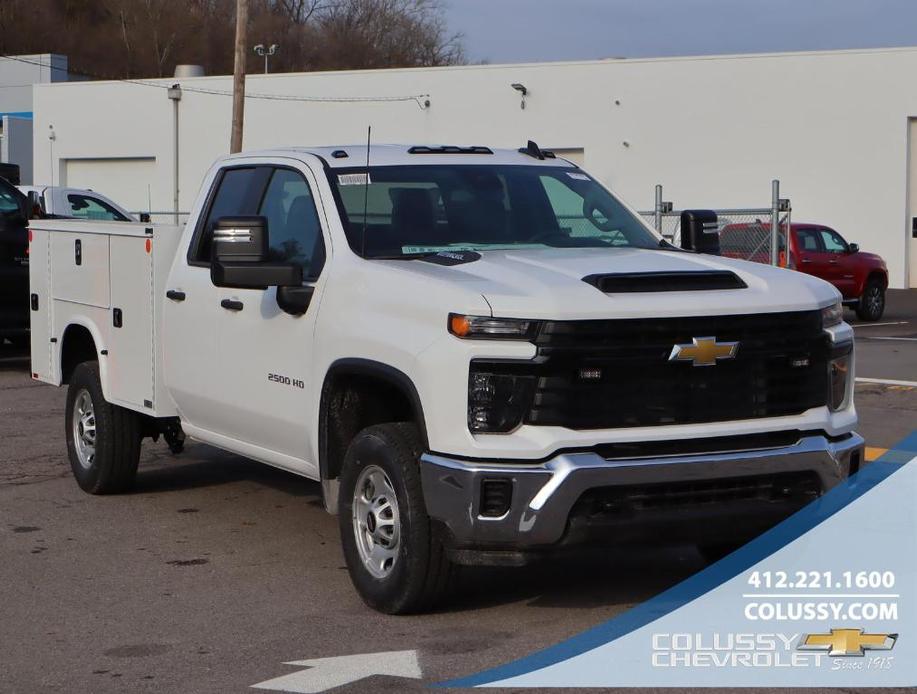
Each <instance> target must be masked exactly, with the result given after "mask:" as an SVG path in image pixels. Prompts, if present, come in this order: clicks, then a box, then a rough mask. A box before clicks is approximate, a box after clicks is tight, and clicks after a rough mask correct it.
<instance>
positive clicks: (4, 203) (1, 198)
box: [0, 185, 19, 214]
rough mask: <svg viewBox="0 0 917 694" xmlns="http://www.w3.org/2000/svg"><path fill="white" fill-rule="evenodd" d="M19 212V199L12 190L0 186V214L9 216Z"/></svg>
mask: <svg viewBox="0 0 917 694" xmlns="http://www.w3.org/2000/svg"><path fill="white" fill-rule="evenodd" d="M18 211H19V199H18V198H17V197H16V194H15V193H14V192H13V191H12V190H7V188H6V186H4V185H0V214H10V213H11V212H18Z"/></svg>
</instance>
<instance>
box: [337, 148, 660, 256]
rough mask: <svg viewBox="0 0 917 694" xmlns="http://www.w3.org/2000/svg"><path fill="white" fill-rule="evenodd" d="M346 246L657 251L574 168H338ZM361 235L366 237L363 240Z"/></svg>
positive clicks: (400, 250)
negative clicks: (621, 248)
mask: <svg viewBox="0 0 917 694" xmlns="http://www.w3.org/2000/svg"><path fill="white" fill-rule="evenodd" d="M329 178H330V181H331V184H332V186H334V187H335V188H336V190H337V193H338V199H339V201H340V204H341V216H342V218H343V219H344V220H345V230H346V231H347V235H348V240H349V241H350V246H351V248H353V249H354V250H355V251H356V252H358V253H362V249H363V248H364V246H365V249H366V255H367V256H368V257H374V256H395V257H400V256H404V255H412V254H417V253H433V252H437V251H441V250H448V249H466V250H482V251H486V250H488V249H505V248H546V247H554V248H610V247H614V246H632V247H638V248H659V239H658V238H656V237H655V236H653V234H652V232H651V231H650V230H649V229H648V228H647V227H646V226H645V225H644V224H643V223H642V221H641V220H639V219H637V218H636V217H635V216H634V215H633V214H631V213H630V212H629V211H628V210H627V208H626V207H624V205H622V204H621V203H620V202H619V201H618V200H617V199H616V198H615V197H614V196H613V195H612V194H611V193H609V192H608V191H607V190H605V189H604V188H603V187H602V186H601V185H599V184H598V183H597V182H596V181H594V180H593V179H592V178H590V177H589V176H588V175H586V174H584V173H582V172H581V171H579V170H577V169H571V168H561V167H557V168H555V167H550V168H549V167H544V166H476V165H454V166H450V165H424V166H380V167H375V168H371V169H370V170H369V174H368V175H367V171H366V169H362V170H361V169H344V170H341V169H337V170H335V171H332V172H329ZM364 232H365V240H364V238H363V237H364Z"/></svg>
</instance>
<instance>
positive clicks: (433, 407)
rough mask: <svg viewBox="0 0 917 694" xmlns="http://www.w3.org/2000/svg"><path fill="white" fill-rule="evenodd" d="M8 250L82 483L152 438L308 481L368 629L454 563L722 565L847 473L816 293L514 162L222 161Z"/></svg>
mask: <svg viewBox="0 0 917 694" xmlns="http://www.w3.org/2000/svg"><path fill="white" fill-rule="evenodd" d="M30 258H31V264H30V273H31V309H32V314H31V315H32V371H33V378H35V379H39V380H42V381H45V382H48V383H51V384H54V385H62V384H67V385H68V386H69V392H68V397H67V410H66V433H67V446H68V449H69V455H70V462H71V466H72V469H73V474H74V476H75V477H76V480H77V482H78V483H79V485H80V486H81V487H82V488H83V489H84V490H86V491H87V492H90V493H94V494H101V493H112V492H123V491H126V490H128V489H129V488H130V487H131V485H132V483H133V481H134V478H135V475H136V472H137V466H138V458H139V455H140V445H141V441H142V440H143V439H144V438H145V437H153V438H156V439H158V438H159V436H163V437H164V438H165V440H166V442H168V444H169V445H170V446H171V448H172V449H173V451H174V452H179V451H180V450H181V447H182V444H183V441H184V438H185V436H189V437H191V438H192V439H195V440H197V441H201V442H204V443H207V444H210V445H213V446H217V447H219V448H221V449H225V450H228V451H233V452H235V453H238V454H239V455H242V456H247V457H249V458H253V459H255V460H258V461H261V462H264V463H267V464H270V465H274V466H277V467H279V468H283V469H284V470H288V471H290V472H293V473H296V474H299V475H304V476H306V477H309V478H311V479H315V480H320V482H321V488H322V491H323V496H324V502H325V505H326V507H327V509H328V510H329V511H331V512H332V513H338V514H339V516H340V529H341V540H342V544H343V551H344V554H345V557H346V561H347V565H348V567H349V570H350V575H351V577H352V580H353V583H354V584H355V586H356V588H357V590H358V591H359V593H360V595H361V596H362V597H363V599H364V600H365V601H366V603H367V604H369V605H370V606H372V607H374V608H376V609H378V610H382V611H385V612H389V613H403V612H411V611H418V610H422V609H425V608H428V607H429V606H431V605H432V604H433V603H434V602H435V601H436V600H437V598H438V597H440V596H441V595H442V594H443V593H444V592H445V591H446V590H447V586H448V585H449V579H450V576H451V575H452V573H453V572H452V568H453V567H454V566H456V565H459V564H499V565H518V564H522V563H524V562H526V561H529V560H530V559H532V558H535V557H539V556H542V555H544V554H547V553H549V552H551V551H552V550H557V549H559V548H562V547H567V546H570V545H574V544H577V543H592V544H594V545H599V544H604V543H618V542H633V541H637V542H650V541H654V542H659V541H663V542H671V541H686V540H688V541H691V542H694V543H697V544H698V545H699V546H700V547H701V548H702V549H704V550H706V551H708V552H711V553H717V552H722V551H724V549H725V548H728V547H729V546H730V545H732V546H734V545H735V544H736V543H741V542H742V541H743V540H746V539H748V538H749V537H751V536H753V535H754V534H756V533H759V532H761V531H762V530H764V529H766V528H767V527H770V526H771V525H773V524H774V523H775V522H777V521H778V520H780V519H782V518H783V517H785V516H786V515H788V514H789V513H791V512H793V511H795V510H797V509H798V508H800V507H801V506H802V505H804V504H806V503H808V502H809V501H810V500H811V499H814V498H816V497H818V496H819V495H820V494H822V493H824V492H825V491H826V490H828V489H829V488H831V487H832V486H834V485H836V484H838V483H839V482H841V481H842V480H844V479H845V478H847V477H848V475H850V474H852V473H853V472H855V471H856V470H857V469H858V468H859V467H860V466H861V465H863V464H865V461H864V458H863V440H862V438H861V437H859V436H858V435H857V434H855V433H854V432H853V428H854V426H855V425H856V421H857V418H856V412H855V410H854V405H853V400H852V390H853V334H852V330H851V328H850V327H849V326H848V325H846V324H845V323H843V322H842V314H841V306H840V296H839V294H838V292H837V291H836V290H835V289H834V288H833V287H832V286H831V285H829V284H827V283H825V282H823V281H821V280H818V279H816V278H813V277H810V276H808V275H803V274H798V273H795V272H792V271H789V270H783V269H779V268H772V267H768V266H764V265H760V264H755V263H746V262H742V261H737V260H728V259H723V258H719V257H716V256H712V255H703V254H700V253H696V252H691V251H686V250H682V249H678V248H674V247H673V246H671V245H669V244H668V243H666V242H665V241H663V240H661V239H660V238H659V237H658V236H657V235H656V234H655V233H654V231H653V230H652V229H651V228H650V227H649V226H647V225H646V224H645V223H644V222H643V221H642V220H641V219H640V218H639V217H638V216H637V215H636V214H635V213H634V212H633V211H632V210H631V209H630V208H628V207H627V206H626V205H624V204H623V203H622V202H620V201H619V200H618V199H617V198H616V197H615V196H614V195H613V194H612V193H610V192H609V191H608V190H607V189H605V188H604V187H603V186H602V185H600V184H599V183H598V182H596V181H595V179H593V178H592V177H591V176H590V175H589V174H587V173H586V172H585V171H583V170H582V169H580V168H578V167H577V166H575V165H573V164H571V163H569V162H567V161H564V160H562V159H560V158H556V157H554V156H553V155H552V154H551V153H550V152H543V151H542V150H540V149H538V147H537V146H536V145H534V144H531V143H530V145H529V146H528V147H526V148H523V149H521V150H518V151H516V150H511V151H501V150H491V149H489V148H486V147H455V146H414V147H408V146H391V145H388V146H373V147H372V148H371V149H370V151H367V149H366V148H365V147H364V148H360V147H337V148H303V149H283V150H273V151H264V152H252V153H245V154H241V155H233V156H228V157H224V158H221V159H220V160H219V161H217V162H216V164H214V166H213V167H212V168H211V170H210V171H209V173H208V174H207V177H206V178H205V180H204V182H203V186H202V188H201V194H200V196H199V198H198V200H197V202H196V203H195V204H194V207H193V210H192V212H191V215H190V218H189V221H188V223H187V224H186V225H185V226H184V227H172V226H158V225H146V224H129V223H105V222H74V221H61V220H45V221H36V222H33V223H32V224H31V233H30Z"/></svg>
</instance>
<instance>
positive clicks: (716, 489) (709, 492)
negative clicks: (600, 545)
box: [574, 472, 822, 516]
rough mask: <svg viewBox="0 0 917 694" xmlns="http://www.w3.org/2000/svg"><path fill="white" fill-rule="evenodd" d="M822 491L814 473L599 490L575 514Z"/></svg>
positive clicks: (788, 497) (804, 498)
mask: <svg viewBox="0 0 917 694" xmlns="http://www.w3.org/2000/svg"><path fill="white" fill-rule="evenodd" d="M821 492H822V488H821V483H820V482H819V479H818V476H817V475H816V474H815V473H811V472H794V473H784V474H778V475H760V476H752V477H736V478H731V479H718V480H700V481H691V482H667V483H657V484H643V485H633V486H624V487H600V488H597V489H591V490H589V491H587V492H585V493H584V494H583V495H582V496H581V497H580V498H579V500H578V501H577V503H576V506H575V508H574V513H576V514H581V515H586V516H595V515H604V516H608V515H632V514H636V513H641V512H648V511H673V510H679V509H685V508H698V507H704V506H713V505H724V504H729V503H731V502H749V501H760V502H785V501H795V502H808V501H811V500H813V499H815V498H817V497H818V496H819V495H820V494H821Z"/></svg>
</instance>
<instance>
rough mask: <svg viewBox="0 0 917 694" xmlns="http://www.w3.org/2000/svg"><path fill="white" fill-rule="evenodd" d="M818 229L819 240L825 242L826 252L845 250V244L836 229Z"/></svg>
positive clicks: (841, 251) (842, 251)
mask: <svg viewBox="0 0 917 694" xmlns="http://www.w3.org/2000/svg"><path fill="white" fill-rule="evenodd" d="M819 231H821V240H822V242H823V243H824V244H825V252H826V253H846V252H847V244H846V243H845V242H844V239H842V238H841V235H840V234H838V233H837V232H836V231H831V229H820V230H819Z"/></svg>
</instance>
